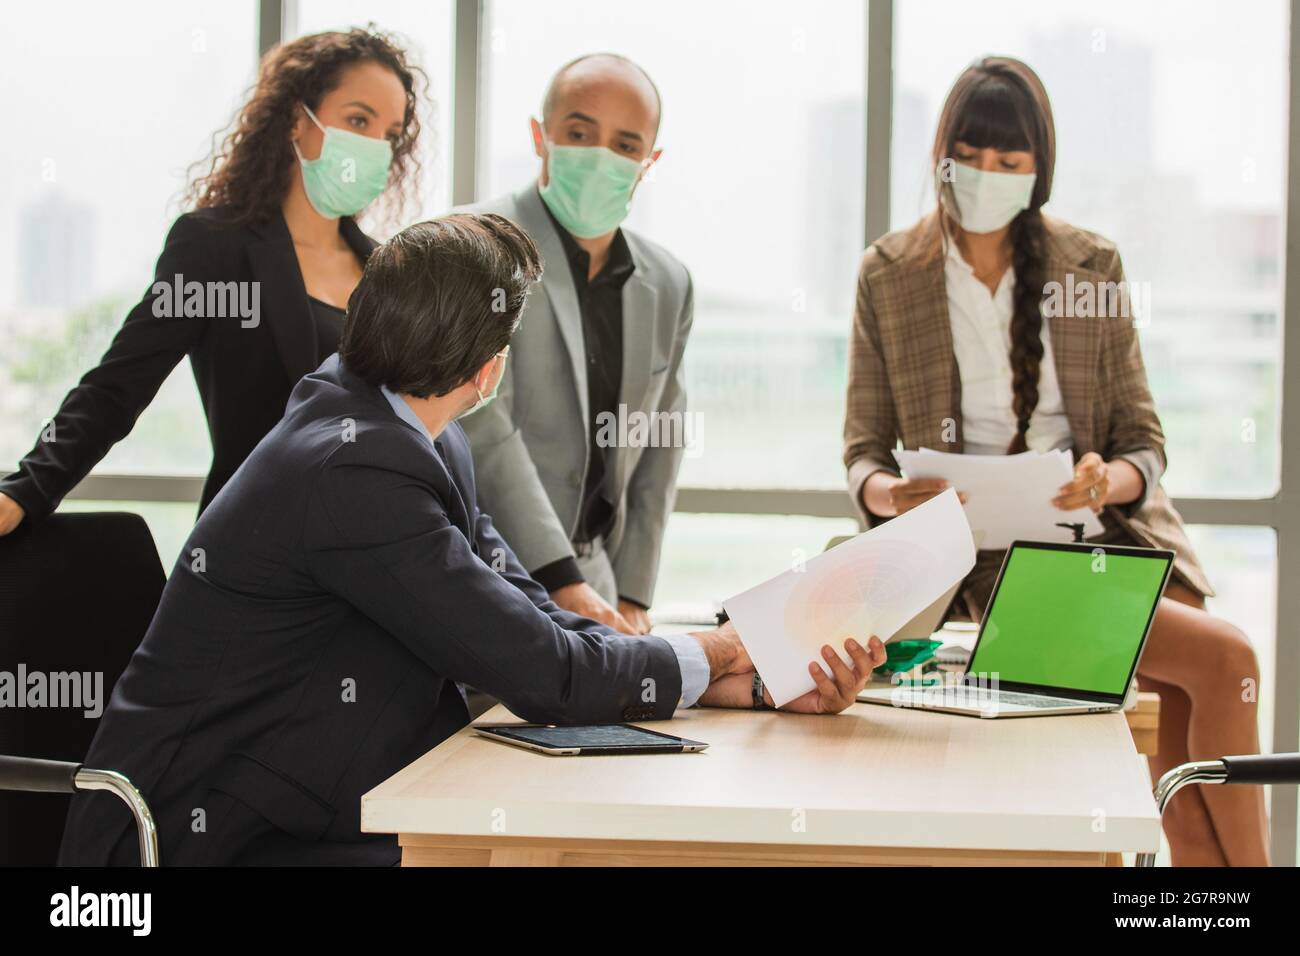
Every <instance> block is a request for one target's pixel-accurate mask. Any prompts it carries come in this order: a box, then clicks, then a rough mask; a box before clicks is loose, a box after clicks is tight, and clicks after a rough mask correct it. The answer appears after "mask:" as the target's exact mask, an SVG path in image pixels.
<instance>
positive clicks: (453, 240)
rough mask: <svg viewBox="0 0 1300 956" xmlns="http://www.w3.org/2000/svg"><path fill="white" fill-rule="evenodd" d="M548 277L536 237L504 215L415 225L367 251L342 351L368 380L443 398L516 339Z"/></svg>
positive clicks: (345, 359)
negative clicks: (534, 293) (533, 292)
mask: <svg viewBox="0 0 1300 956" xmlns="http://www.w3.org/2000/svg"><path fill="white" fill-rule="evenodd" d="M541 274H542V261H541V255H540V254H539V253H538V251H537V246H535V245H534V244H533V240H532V239H530V238H529V237H528V234H527V233H526V232H524V231H523V230H522V229H520V228H519V227H518V226H516V225H515V224H514V223H513V222H511V221H510V220H509V219H506V218H504V217H502V216H497V215H493V214H491V213H488V214H484V215H474V214H470V213H457V214H455V215H451V216H444V217H443V218H441V219H433V220H430V221H429V222H421V223H416V224H415V225H414V226H410V227H408V228H406V229H403V230H402V231H401V232H399V233H398V234H397V235H395V236H394V237H393V238H391V239H389V240H388V241H387V242H385V243H384V244H383V245H382V246H380V247H379V248H378V249H376V250H375V251H374V252H372V253H371V254H370V259H369V260H368V261H367V262H366V270H365V273H364V274H363V275H362V277H361V281H360V282H359V283H358V284H357V287H356V289H354V290H353V292H352V297H351V298H350V299H349V300H348V320H347V323H346V324H345V325H344V327H343V341H342V342H341V343H340V345H339V354H340V355H341V356H342V358H343V363H344V364H345V365H346V366H347V367H348V369H349V370H350V371H351V372H352V373H353V374H354V375H357V376H359V377H360V378H361V379H363V380H364V381H366V382H368V383H369V384H371V385H375V386H379V385H386V386H388V388H390V389H392V390H393V391H394V392H399V393H403V394H406V395H414V396H415V397H416V398H428V397H429V396H430V395H446V394H447V393H448V392H450V391H451V390H452V389H454V388H457V387H459V386H461V385H464V384H465V383H466V382H468V381H469V380H470V379H471V378H473V376H474V373H476V372H477V371H478V370H479V369H480V368H482V367H483V365H484V363H485V362H487V361H488V360H489V359H490V358H492V356H494V355H496V354H497V353H498V352H501V351H502V350H503V349H505V347H506V346H507V345H509V344H510V339H511V337H512V336H513V335H514V334H515V329H516V328H517V327H518V326H519V315H520V313H521V312H522V311H523V308H524V302H525V300H526V299H527V297H528V288H529V286H530V285H532V283H534V282H536V281H537V279H538V278H539V277H540V276H541Z"/></svg>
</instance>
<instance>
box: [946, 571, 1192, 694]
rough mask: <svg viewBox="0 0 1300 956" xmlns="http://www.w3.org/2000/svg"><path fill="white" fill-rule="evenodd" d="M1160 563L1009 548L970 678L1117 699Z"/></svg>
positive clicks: (1148, 614) (1124, 687) (1146, 615)
mask: <svg viewBox="0 0 1300 956" xmlns="http://www.w3.org/2000/svg"><path fill="white" fill-rule="evenodd" d="M1168 564H1169V561H1168V559H1167V558H1166V557H1165V556H1164V555H1162V554H1155V555H1152V556H1151V557H1137V556H1134V555H1129V554H1116V553H1114V552H1110V551H1108V552H1106V553H1105V555H1104V557H1103V556H1102V555H1099V554H1094V553H1093V552H1092V551H1056V550H1051V549H1047V548H1026V547H1017V548H1013V549H1012V551H1011V556H1010V558H1009V559H1008V560H1007V566H1006V569H1005V571H1003V573H1002V583H1001V584H1000V585H999V586H998V590H997V594H996V596H995V597H994V599H993V605H992V607H990V608H989V610H988V613H987V614H986V615H985V618H986V619H985V622H984V627H983V631H982V632H981V634H980V640H979V646H978V647H977V648H976V650H975V655H974V657H973V659H972V660H971V663H970V672H971V674H972V676H975V675H980V674H983V675H986V677H985V678H984V679H986V680H987V679H991V678H992V676H993V675H995V674H996V675H997V679H998V680H999V681H1000V682H1002V683H1007V682H1015V683H1022V684H1038V685H1040V686H1045V687H1060V688H1069V689H1071V690H1081V691H1091V692H1094V693H1099V694H1123V693H1124V692H1125V691H1126V690H1127V681H1128V677H1129V672H1130V670H1131V669H1132V666H1133V658H1134V655H1135V654H1136V653H1137V649H1138V646H1139V645H1140V644H1141V642H1142V637H1143V635H1144V634H1145V633H1146V629H1147V621H1148V620H1149V619H1150V617H1151V610H1152V607H1153V606H1154V605H1155V602H1156V598H1157V596H1158V595H1159V593H1160V584H1161V582H1162V581H1163V579H1164V576H1165V570H1166V567H1167V566H1168Z"/></svg>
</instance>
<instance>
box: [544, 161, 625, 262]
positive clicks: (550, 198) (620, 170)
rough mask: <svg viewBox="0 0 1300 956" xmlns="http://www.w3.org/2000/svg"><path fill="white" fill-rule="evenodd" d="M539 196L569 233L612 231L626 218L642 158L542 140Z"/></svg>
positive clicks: (589, 234) (583, 234)
mask: <svg viewBox="0 0 1300 956" xmlns="http://www.w3.org/2000/svg"><path fill="white" fill-rule="evenodd" d="M546 146H547V149H546V185H545V186H542V187H541V190H540V191H541V194H542V201H543V202H545V203H546V207H547V208H548V209H550V211H551V215H553V216H554V217H555V218H556V219H557V220H558V221H559V223H560V225H561V226H563V227H564V228H565V229H567V230H568V231H569V232H570V233H571V234H573V235H575V236H577V237H578V238H579V239H593V238H595V237H596V236H603V235H605V234H606V233H609V232H613V231H614V230H615V229H617V228H618V226H619V224H620V223H621V222H622V221H623V220H624V219H626V218H627V214H628V211H629V209H630V208H631V203H632V193H633V191H634V190H635V189H636V184H637V182H638V180H639V179H640V177H641V170H642V169H643V168H645V162H644V161H637V160H635V159H629V158H628V157H626V156H620V155H618V154H617V153H615V152H614V151H613V150H611V149H606V148H605V147H604V146H557V145H555V144H554V143H552V142H550V140H547V142H546Z"/></svg>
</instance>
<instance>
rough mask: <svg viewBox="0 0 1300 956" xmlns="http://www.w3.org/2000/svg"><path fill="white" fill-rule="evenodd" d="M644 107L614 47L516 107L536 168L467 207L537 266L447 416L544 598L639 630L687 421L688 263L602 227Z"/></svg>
mask: <svg viewBox="0 0 1300 956" xmlns="http://www.w3.org/2000/svg"><path fill="white" fill-rule="evenodd" d="M659 115H660V100H659V92H658V90H657V89H656V87H655V86H654V84H653V82H651V80H650V78H649V77H648V76H647V75H646V73H645V72H644V71H643V70H642V69H641V68H640V67H638V66H636V65H635V64H633V63H631V62H630V61H628V60H625V59H623V58H621V57H617V56H613V55H609V54H596V55H592V56H587V57H581V58H579V59H577V60H575V61H573V62H571V63H569V64H566V65H565V66H564V67H562V68H561V69H560V71H559V72H558V73H556V75H555V78H554V79H553V80H552V81H551V86H550V88H549V89H548V91H547V94H546V97H545V102H544V106H543V111H542V121H541V122H540V123H539V122H538V121H537V120H533V121H532V133H533V142H534V147H535V149H536V152H537V155H538V157H539V158H540V159H541V170H540V175H539V178H538V180H537V181H536V182H535V183H530V184H529V185H528V186H526V187H525V188H523V189H521V190H520V191H518V192H517V193H514V194H513V195H509V196H504V197H501V198H498V199H495V200H492V201H490V202H485V203H482V204H480V205H478V206H475V207H474V209H475V210H476V211H480V212H494V213H498V214H500V215H503V216H505V217H507V218H508V219H511V220H513V221H514V222H516V223H518V224H519V225H521V226H522V227H523V228H524V229H525V230H526V231H527V232H528V234H529V235H530V236H531V237H532V238H533V240H534V241H535V242H536V243H537V245H538V247H539V249H540V250H541V254H542V259H543V261H544V263H545V272H544V275H543V278H542V282H541V288H540V290H539V291H540V294H534V295H533V296H532V297H531V298H530V299H529V302H528V306H527V308H526V310H525V314H524V317H523V321H522V324H521V326H520V330H519V333H518V335H517V338H516V346H515V350H514V352H513V357H512V361H511V364H510V367H509V368H508V370H507V372H506V375H505V378H504V380H503V381H502V384H501V388H500V391H499V396H498V398H497V400H496V401H495V402H494V403H493V404H492V405H490V406H488V407H486V408H484V409H482V410H480V411H478V412H475V413H474V414H473V415H471V416H469V417H467V418H466V419H465V421H464V422H463V425H464V428H465V432H466V434H467V435H468V436H469V439H470V443H471V445H472V447H473V451H474V460H475V465H476V467H477V470H478V474H479V494H480V496H481V498H482V499H483V500H484V502H485V508H487V509H489V510H490V512H491V513H492V514H493V515H494V516H495V518H496V521H497V523H498V525H499V527H500V528H501V529H502V532H503V533H504V534H505V536H506V537H507V539H508V540H509V541H510V542H511V544H512V545H513V547H514V549H515V551H516V553H517V554H518V555H519V557H520V559H521V560H522V561H523V563H524V565H525V567H527V568H528V570H529V572H530V573H531V574H532V576H533V577H534V578H535V579H536V580H537V581H539V582H540V583H541V584H542V585H543V586H545V587H546V589H547V590H548V591H549V592H550V595H551V598H552V600H554V601H555V603H557V604H558V605H560V606H561V607H563V608H565V609H566V610H570V611H573V612H574V613H578V614H582V615H585V616H587V617H591V618H593V619H595V620H599V621H602V622H603V623H606V624H608V625H610V626H611V627H614V628H616V629H617V630H620V631H622V632H624V633H646V632H648V631H649V629H650V621H649V615H648V613H647V612H648V610H649V607H650V604H651V601H652V600H653V598H654V589H655V578H656V575H657V573H658V567H659V555H660V550H661V547H662V543H663V533H664V527H665V525H666V523H667V519H668V515H669V513H670V512H671V511H672V508H673V500H674V497H675V494H676V482H677V471H678V467H679V465H680V464H681V458H682V454H683V448H684V446H685V445H686V444H687V443H688V442H689V441H690V440H691V438H692V437H693V436H694V435H695V434H696V432H695V430H694V429H692V428H691V427H690V425H691V423H690V422H689V420H688V419H687V417H686V389H685V383H684V379H683V368H682V354H683V352H684V350H685V347H686V339H687V336H688V334H689V332H690V328H691V321H692V316H693V298H692V290H691V277H690V274H689V273H688V272H687V271H686V268H685V267H684V266H683V265H682V264H681V263H680V262H678V261H677V260H676V259H675V258H674V257H673V256H672V255H671V254H670V253H669V252H667V251H666V250H665V249H663V248H661V247H660V246H658V245H656V244H654V243H652V242H650V241H649V240H647V239H645V238H643V237H641V236H638V235H636V234H635V233H633V232H630V231H628V230H626V229H622V228H620V222H621V221H622V219H623V217H624V216H625V215H626V214H627V208H628V203H629V202H630V201H631V198H632V194H633V192H634V190H635V189H636V188H637V186H638V184H639V183H640V182H641V180H642V178H643V177H644V175H645V172H646V171H647V170H648V169H649V168H650V166H651V165H652V164H653V163H654V162H655V161H656V160H657V159H658V158H659V154H660V151H659V150H658V149H656V148H655V137H656V135H657V133H658V127H659ZM629 426H630V427H629ZM646 426H648V429H647V427H646ZM638 428H640V429H641V430H640V432H638Z"/></svg>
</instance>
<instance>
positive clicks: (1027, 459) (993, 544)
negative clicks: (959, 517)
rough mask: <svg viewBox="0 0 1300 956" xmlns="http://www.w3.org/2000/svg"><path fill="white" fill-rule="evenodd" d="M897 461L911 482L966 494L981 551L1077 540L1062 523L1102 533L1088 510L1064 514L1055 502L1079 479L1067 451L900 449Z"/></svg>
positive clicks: (1087, 532) (1086, 534) (969, 517)
mask: <svg viewBox="0 0 1300 956" xmlns="http://www.w3.org/2000/svg"><path fill="white" fill-rule="evenodd" d="M894 458H895V459H897V461H898V467H899V468H901V469H902V470H903V474H904V475H906V476H907V477H908V478H942V479H943V480H945V481H947V482H948V483H949V484H950V485H951V486H952V487H953V488H954V489H956V490H957V491H960V492H961V493H962V494H964V495H965V496H966V518H967V520H969V521H970V526H971V530H972V531H975V532H983V534H984V540H983V543H982V544H981V545H980V547H982V548H987V549H989V550H993V551H1000V550H1002V549H1004V548H1008V547H1010V546H1011V542H1012V541H1015V540H1016V539H1017V538H1020V539H1025V540H1029V541H1073V540H1074V534H1073V532H1071V530H1070V529H1069V528H1058V527H1057V523H1058V522H1067V523H1070V524H1082V525H1083V534H1084V537H1091V536H1092V535H1094V534H1101V532H1102V530H1103V529H1102V524H1101V521H1100V520H1098V518H1097V516H1096V515H1095V514H1093V513H1092V511H1091V510H1089V509H1088V508H1076V509H1075V510H1073V511H1061V510H1060V509H1059V508H1057V507H1056V506H1055V505H1054V504H1052V499H1053V498H1055V497H1056V495H1057V493H1058V491H1059V489H1060V487H1061V486H1062V485H1064V484H1068V483H1069V481H1070V479H1071V478H1073V477H1074V461H1073V459H1072V458H1071V456H1070V452H1069V451H1067V450H1066V449H1063V448H1062V449H1058V450H1057V451H1049V452H1036V451H1026V452H1022V453H1021V454H1019V455H954V454H951V453H949V452H942V451H932V450H930V449H929V448H922V449H921V450H920V451H895V452H894Z"/></svg>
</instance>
